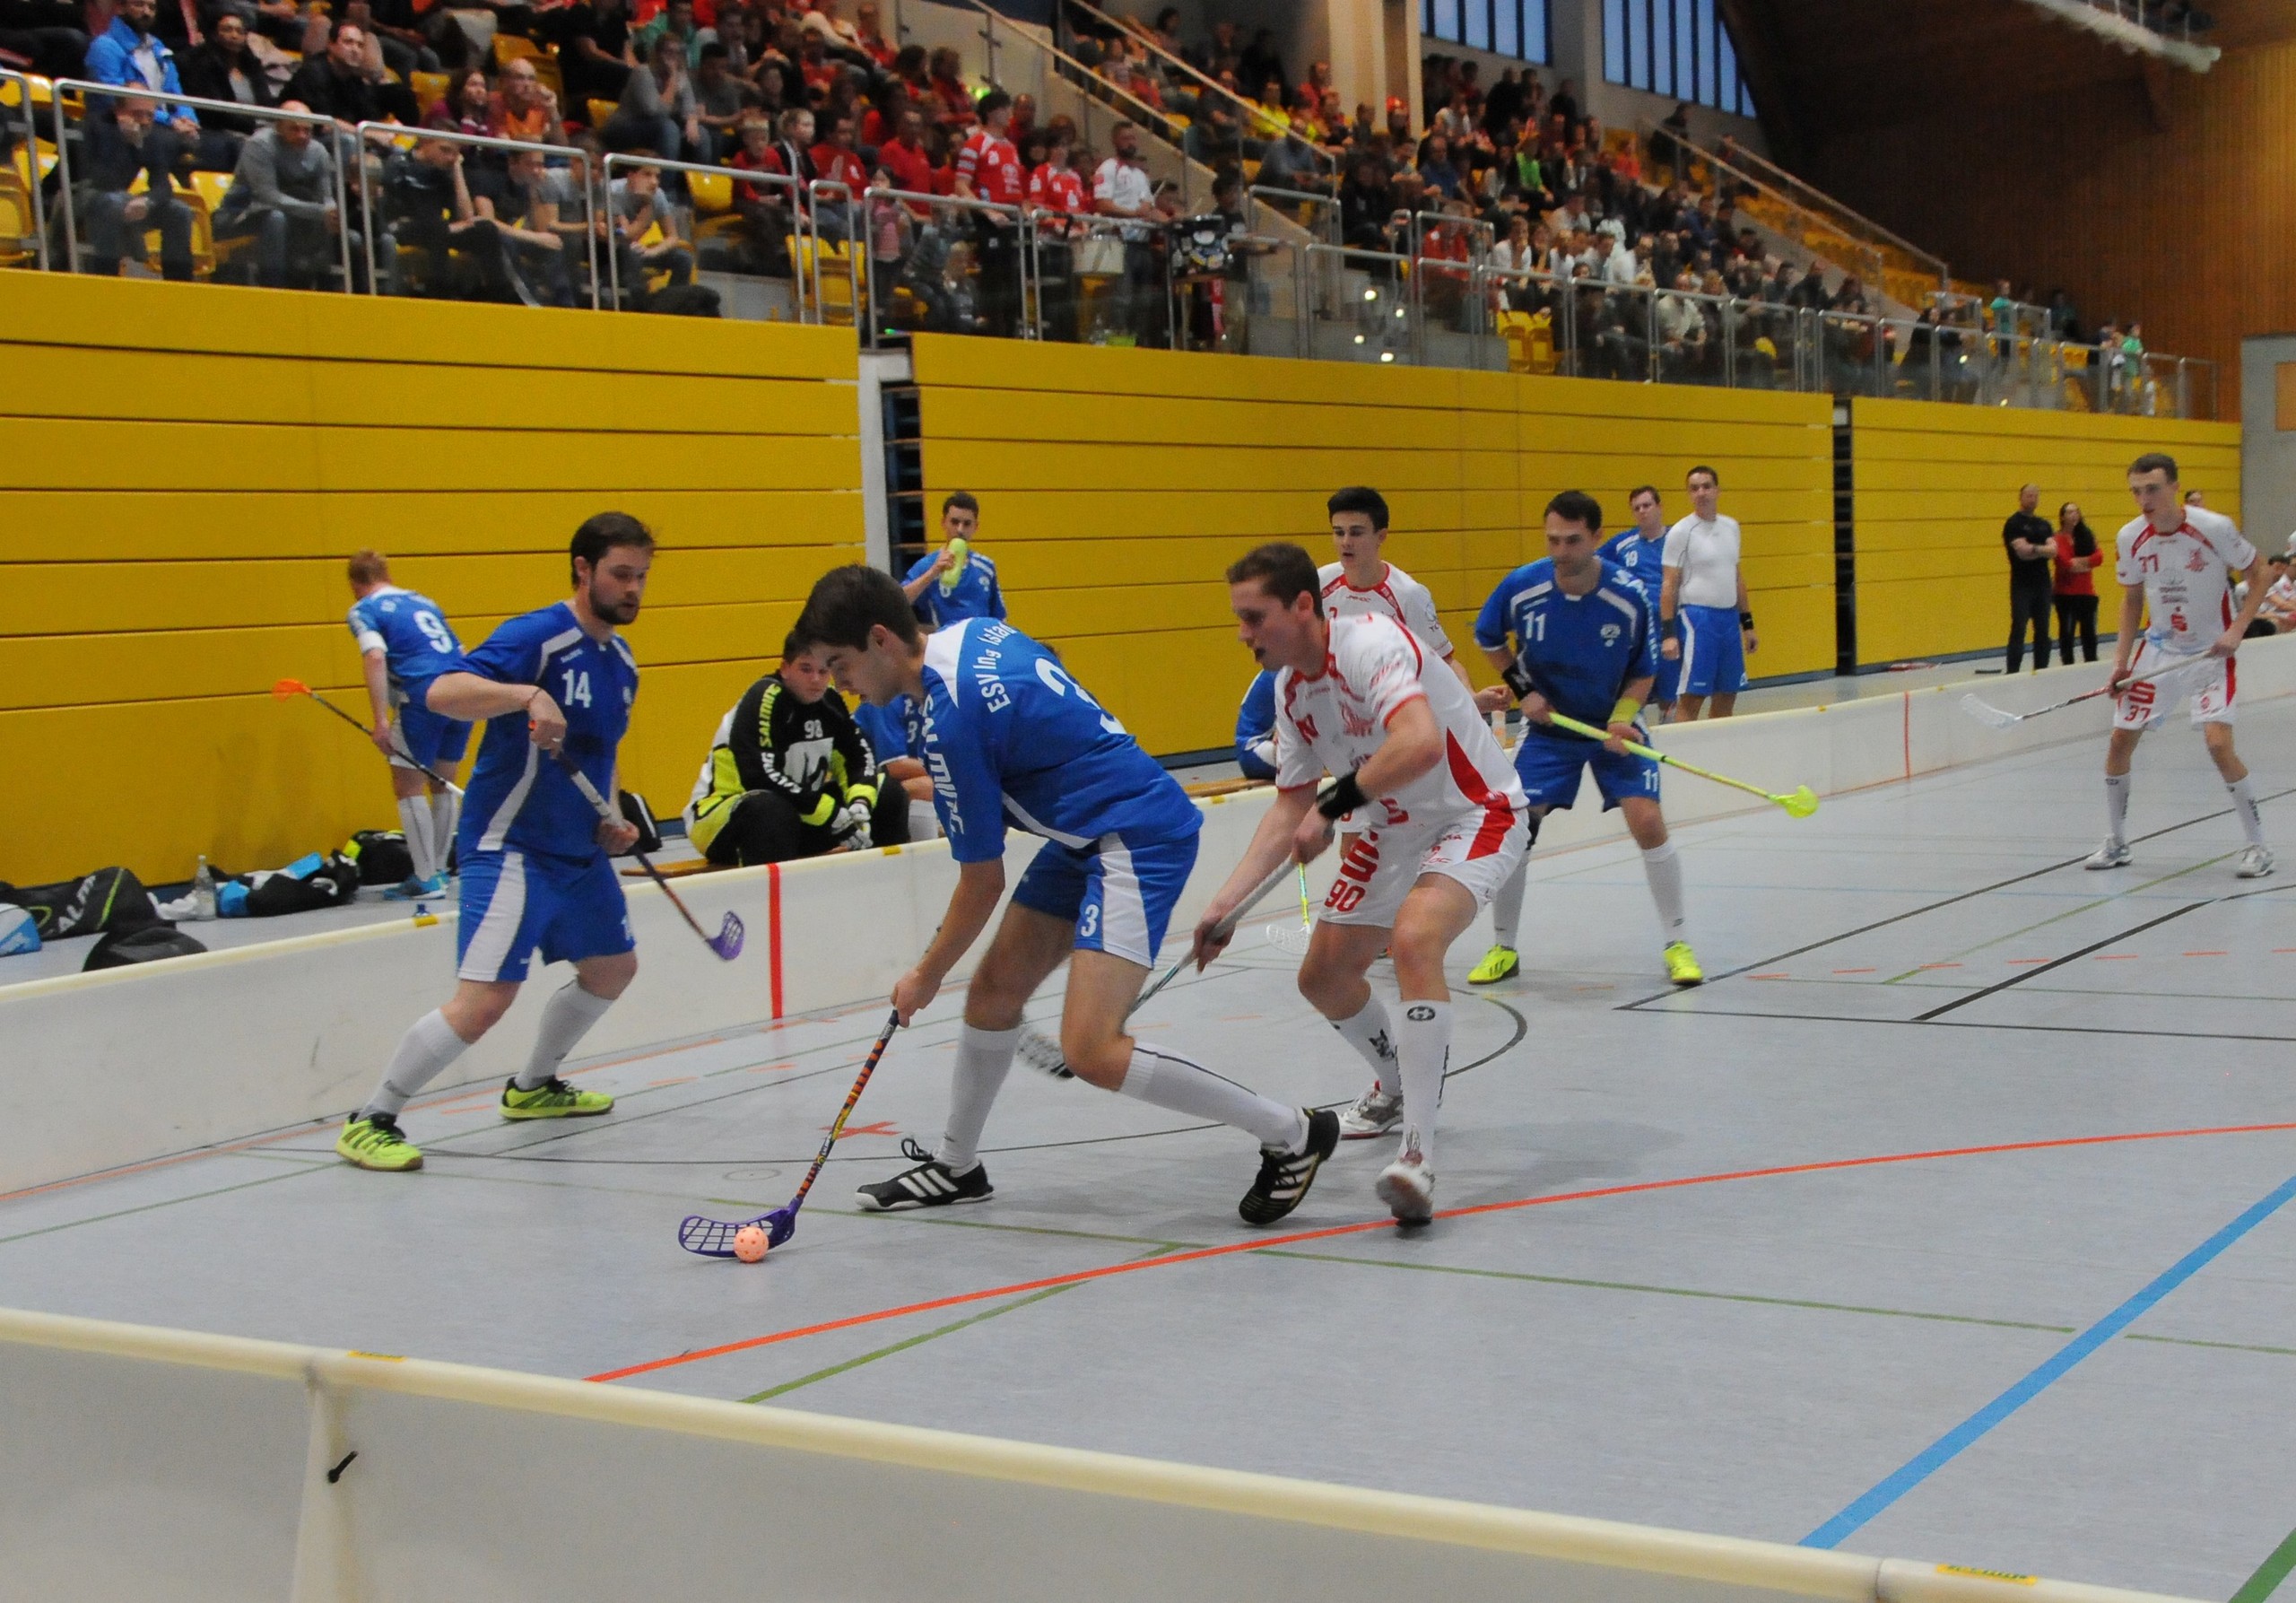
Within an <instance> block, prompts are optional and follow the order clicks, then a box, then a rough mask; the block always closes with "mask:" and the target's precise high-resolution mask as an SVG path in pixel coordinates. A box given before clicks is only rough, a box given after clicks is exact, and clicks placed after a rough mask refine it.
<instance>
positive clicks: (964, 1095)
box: [933, 1024, 1021, 1174]
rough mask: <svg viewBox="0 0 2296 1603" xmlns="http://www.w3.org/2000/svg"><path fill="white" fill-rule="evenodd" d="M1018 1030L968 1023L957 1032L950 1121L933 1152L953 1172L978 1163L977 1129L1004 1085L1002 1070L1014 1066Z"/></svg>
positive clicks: (950, 1099) (985, 1120)
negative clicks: (938, 1147)
mask: <svg viewBox="0 0 2296 1603" xmlns="http://www.w3.org/2000/svg"><path fill="white" fill-rule="evenodd" d="M1020 1040H1021V1032H1020V1030H1019V1028H1018V1027H1017V1026H1015V1027H1014V1028H1013V1029H1010V1030H976V1029H974V1028H973V1027H972V1026H971V1025H970V1024H967V1025H965V1026H964V1027H963V1028H962V1029H961V1030H959V1031H958V1032H957V1070H956V1073H955V1074H954V1075H953V1076H952V1077H951V1080H950V1084H949V1122H948V1125H947V1127H946V1128H944V1130H943V1131H942V1134H941V1150H940V1151H939V1152H937V1153H935V1154H933V1155H934V1156H935V1157H937V1158H939V1159H940V1160H941V1162H942V1163H944V1164H946V1165H947V1166H948V1169H949V1172H951V1173H952V1174H964V1173H967V1172H970V1171H971V1170H972V1169H973V1168H974V1167H975V1166H977V1165H978V1163H979V1162H980V1151H979V1148H980V1132H981V1128H982V1127H983V1126H985V1125H986V1124H987V1122H988V1110H989V1108H990V1106H991V1105H992V1104H993V1103H995V1102H996V1093H997V1092H998V1091H999V1090H1001V1089H1002V1088H1003V1087H1004V1085H1005V1070H1007V1069H1009V1068H1011V1067H1013V1047H1015V1046H1016V1045H1018V1044H1019V1042H1020Z"/></svg>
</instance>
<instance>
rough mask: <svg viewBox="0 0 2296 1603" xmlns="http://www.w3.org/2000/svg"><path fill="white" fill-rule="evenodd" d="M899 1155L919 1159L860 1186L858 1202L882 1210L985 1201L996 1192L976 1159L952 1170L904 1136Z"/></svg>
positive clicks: (856, 1192)
mask: <svg viewBox="0 0 2296 1603" xmlns="http://www.w3.org/2000/svg"><path fill="white" fill-rule="evenodd" d="M900 1155H901V1156H903V1157H905V1158H915V1159H916V1160H918V1163H917V1167H916V1168H914V1169H904V1170H902V1171H901V1172H900V1173H899V1174H896V1175H894V1176H893V1177H892V1179H891V1180H880V1181H878V1182H877V1183H876V1184H875V1185H874V1186H863V1187H861V1188H860V1189H858V1190H857V1191H855V1192H854V1193H853V1194H854V1195H855V1196H856V1197H857V1198H860V1199H861V1206H862V1207H865V1208H872V1209H874V1210H875V1211H876V1212H878V1213H881V1214H889V1213H891V1212H892V1211H893V1210H894V1209H895V1208H904V1207H948V1205H949V1204H951V1203H952V1202H986V1201H987V1200H988V1199H989V1198H992V1197H994V1196H996V1187H995V1186H992V1185H990V1184H989V1183H988V1165H987V1164H986V1163H975V1164H974V1165H973V1166H972V1167H971V1168H970V1169H968V1170H966V1171H965V1172H963V1173H962V1174H955V1173H952V1172H950V1170H949V1166H948V1165H947V1164H946V1163H943V1162H941V1160H940V1159H938V1158H936V1157H935V1156H934V1155H933V1154H931V1153H929V1152H927V1151H926V1150H925V1148H923V1147H922V1146H918V1144H917V1143H916V1141H915V1140H913V1139H911V1138H910V1137H907V1136H904V1137H901V1142H900Z"/></svg>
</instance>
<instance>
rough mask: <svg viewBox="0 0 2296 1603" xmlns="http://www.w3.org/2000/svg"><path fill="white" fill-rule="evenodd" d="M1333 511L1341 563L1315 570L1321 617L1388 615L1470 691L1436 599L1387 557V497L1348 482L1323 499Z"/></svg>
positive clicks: (1334, 541)
mask: <svg viewBox="0 0 2296 1603" xmlns="http://www.w3.org/2000/svg"><path fill="white" fill-rule="evenodd" d="M1324 505H1325V510H1326V511H1327V512H1328V513H1330V515H1331V543H1332V547H1333V549H1334V550H1335V551H1337V552H1338V553H1339V561H1337V562H1326V563H1325V564H1324V565H1323V566H1322V567H1321V568H1318V570H1317V571H1316V578H1317V579H1318V581H1320V582H1321V584H1322V585H1323V593H1324V615H1325V616H1326V617H1332V618H1358V617H1374V618H1392V619H1394V620H1395V621H1396V623H1400V624H1402V625H1403V626H1404V627H1405V629H1408V630H1410V631H1411V632H1412V633H1413V634H1415V635H1417V636H1418V637H1419V643H1420V644H1421V645H1422V646H1426V647H1429V648H1431V649H1432V650H1433V651H1434V653H1435V655H1436V656H1438V657H1439V658H1442V659H1443V660H1444V661H1445V662H1447V663H1448V664H1449V665H1450V667H1451V672H1453V673H1454V674H1457V675H1458V676H1459V683H1460V684H1464V685H1466V687H1467V689H1468V691H1469V692H1470V693H1472V692H1473V691H1474V684H1472V683H1471V682H1470V681H1469V680H1468V678H1467V671H1466V668H1465V666H1464V665H1463V664H1462V663H1461V662H1460V661H1459V659H1458V656H1457V653H1456V652H1455V651H1454V650H1453V649H1452V648H1451V637H1450V636H1449V635H1448V634H1446V633H1445V632H1443V621H1442V620H1441V619H1440V618H1439V617H1437V616H1436V615H1435V597H1434V595H1433V594H1432V593H1431V591H1430V590H1429V589H1428V588H1427V587H1426V586H1425V585H1423V584H1421V583H1420V582H1419V581H1418V580H1417V579H1413V577H1412V576H1411V575H1410V574H1408V573H1405V571H1403V570H1402V569H1400V568H1398V567H1396V565H1395V564H1394V563H1393V562H1388V561H1387V558H1386V556H1385V555H1384V554H1382V552H1383V549H1384V547H1385V546H1386V545H1387V498H1386V497H1385V496H1383V495H1381V494H1380V493H1379V492H1378V491H1377V490H1373V489H1371V488H1370V487H1369V486H1368V485H1363V484H1350V485H1349V486H1348V487H1347V488H1346V489H1344V490H1335V491H1334V492H1332V496H1331V499H1330V500H1329V501H1326V502H1325V503H1324Z"/></svg>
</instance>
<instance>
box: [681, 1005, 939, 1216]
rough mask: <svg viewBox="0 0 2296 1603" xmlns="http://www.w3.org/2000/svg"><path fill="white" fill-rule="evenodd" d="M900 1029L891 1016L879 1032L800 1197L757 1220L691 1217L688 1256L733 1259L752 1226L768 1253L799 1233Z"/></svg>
mask: <svg viewBox="0 0 2296 1603" xmlns="http://www.w3.org/2000/svg"><path fill="white" fill-rule="evenodd" d="M898 1029H900V1014H898V1013H896V1014H892V1015H889V1016H888V1017H887V1018H886V1020H885V1027H884V1028H883V1029H882V1030H880V1031H878V1032H877V1044H876V1045H874V1046H873V1047H871V1048H870V1049H869V1060H868V1061H867V1062H865V1063H864V1064H863V1065H862V1066H861V1076H860V1078H858V1079H857V1080H855V1081H854V1082H853V1089H852V1090H850V1091H848V1092H847V1093H845V1106H843V1107H842V1108H839V1110H838V1111H837V1120H836V1122H835V1123H833V1124H831V1126H830V1127H829V1136H828V1137H827V1138H826V1139H824V1140H823V1141H822V1149H821V1151H819V1152H817V1153H815V1154H813V1167H812V1168H810V1169H808V1170H806V1171H805V1178H804V1180H800V1181H799V1182H798V1184H797V1194H796V1196H795V1197H792V1198H790V1199H789V1200H788V1202H787V1204H786V1205H785V1206H783V1207H778V1208H775V1209H774V1210H773V1211H772V1212H771V1213H770V1214H760V1215H758V1216H757V1217H756V1218H754V1219H708V1218H704V1217H703V1216H702V1215H700V1214H689V1215H686V1219H685V1223H683V1224H680V1225H679V1226H678V1245H679V1246H681V1247H683V1248H684V1249H685V1250H687V1251H688V1252H698V1253H700V1255H701V1256H702V1257H704V1258H732V1257H734V1256H735V1252H734V1238H735V1236H737V1235H739V1234H740V1233H742V1232H743V1231H744V1230H747V1229H748V1228H749V1227H750V1226H751V1225H752V1224H756V1225H760V1226H762V1227H763V1229H764V1231H765V1241H766V1246H767V1247H768V1249H769V1250H770V1249H771V1248H774V1247H778V1246H779V1245H781V1243H782V1242H784V1241H787V1240H788V1239H789V1238H790V1237H791V1236H793V1235H795V1234H796V1233H797V1210H798V1209H799V1208H801V1207H804V1206H805V1193H806V1192H808V1191H810V1190H812V1189H813V1181H814V1180H817V1179H819V1178H820V1176H821V1172H822V1164H823V1163H828V1162H829V1152H830V1148H831V1147H832V1146H836V1145H837V1138H838V1137H839V1136H841V1135H843V1134H844V1133H845V1121H846V1120H847V1119H849V1118H851V1117H852V1116H853V1105H854V1104H855V1103H856V1102H859V1101H860V1100H861V1092H862V1089H863V1087H865V1086H866V1085H868V1084H869V1076H871V1075H873V1074H875V1073H876V1072H877V1059H880V1058H882V1057H883V1056H884V1055H885V1043H886V1042H888V1041H891V1040H892V1038H893V1032H894V1031H896V1030H898Z"/></svg>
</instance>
